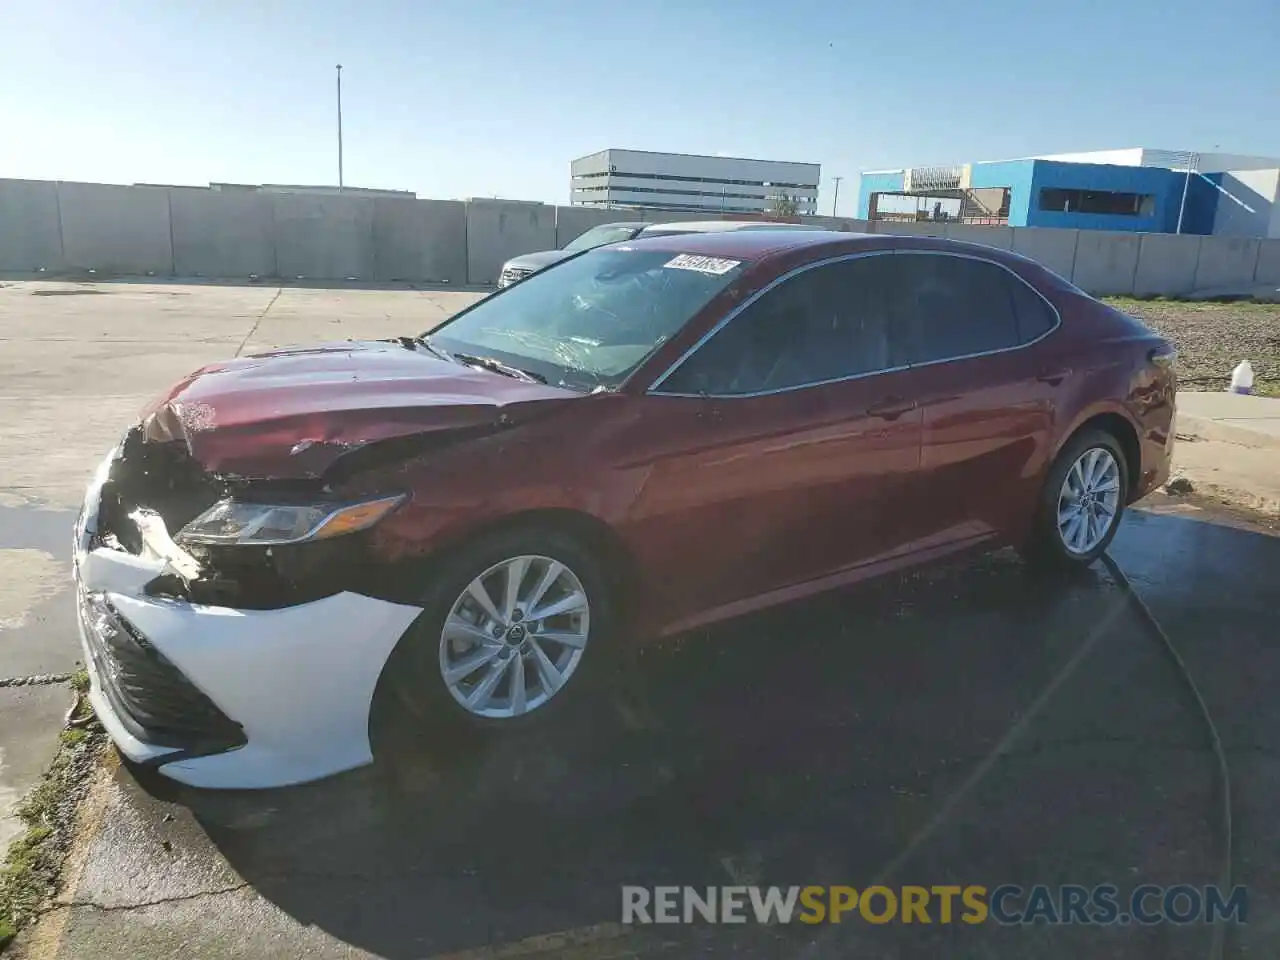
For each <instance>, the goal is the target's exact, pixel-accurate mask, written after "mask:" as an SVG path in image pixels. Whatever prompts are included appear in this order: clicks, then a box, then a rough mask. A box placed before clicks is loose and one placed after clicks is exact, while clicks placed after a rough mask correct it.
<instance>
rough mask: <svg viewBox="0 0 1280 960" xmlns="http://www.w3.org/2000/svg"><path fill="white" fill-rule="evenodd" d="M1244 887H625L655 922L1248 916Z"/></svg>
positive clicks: (636, 911)
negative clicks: (1123, 889)
mask: <svg viewBox="0 0 1280 960" xmlns="http://www.w3.org/2000/svg"><path fill="white" fill-rule="evenodd" d="M1248 909H1249V897H1248V890H1247V889H1246V888H1245V887H1233V888H1232V889H1231V891H1230V892H1229V893H1225V894H1224V893H1223V892H1222V891H1221V890H1220V889H1219V888H1218V887H1213V886H1208V887H1195V886H1191V885H1190V884H1177V885H1175V886H1169V887H1159V886H1155V885H1152V884H1143V885H1140V886H1137V887H1134V888H1133V889H1132V890H1131V891H1129V893H1128V894H1122V893H1121V891H1120V888H1119V887H1116V886H1114V885H1111V884H1103V885H1100V886H1096V887H1084V886H1077V885H1072V884H1063V885H1061V886H1055V887H1050V886H1046V885H1037V886H1033V887H1025V888H1024V887H1020V886H1014V885H1012V884H1004V885H1001V886H998V887H993V888H988V887H985V886H980V885H977V884H971V885H966V886H961V885H959V884H939V885H936V886H930V887H924V886H910V885H908V886H901V887H885V886H871V887H866V888H865V889H861V890H860V889H858V888H857V887H848V886H830V887H828V886H805V887H800V886H794V887H748V886H725V887H674V886H666V887H641V886H624V887H623V888H622V922H623V923H629V924H646V923H699V922H701V923H753V922H754V923H760V924H772V923H810V924H817V923H842V922H845V921H846V920H847V921H853V922H858V921H860V922H864V923H873V924H885V923H968V924H978V923H988V922H991V921H994V922H996V923H999V924H1004V925H1013V924H1037V923H1038V924H1092V925H1099V926H1105V925H1109V924H1128V923H1137V924H1156V923H1176V924H1188V923H1219V922H1234V923H1245V922H1246V921H1247V919H1248Z"/></svg>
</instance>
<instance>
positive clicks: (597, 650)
mask: <svg viewBox="0 0 1280 960" xmlns="http://www.w3.org/2000/svg"><path fill="white" fill-rule="evenodd" d="M518 560H528V565H527V566H526V567H525V569H524V573H523V576H521V577H520V579H519V582H518V584H517V587H518V590H517V603H516V607H515V609H514V610H513V611H512V617H511V622H510V623H509V624H499V623H497V622H495V621H494V620H493V618H492V617H490V616H489V615H488V614H486V613H485V612H484V608H483V606H482V604H480V603H478V602H476V596H475V594H474V593H471V592H470V588H471V585H472V584H474V583H475V582H476V581H477V580H480V582H481V584H482V587H483V588H484V589H483V591H482V592H483V593H484V594H485V595H486V596H487V597H488V600H489V602H490V605H491V607H492V608H493V609H492V610H491V612H497V613H498V614H505V613H506V611H505V610H504V609H503V608H504V606H505V603H504V600H505V597H503V596H502V595H501V594H502V593H504V592H505V588H506V583H507V579H506V577H507V571H508V569H509V568H510V567H511V566H512V561H518ZM552 563H554V564H560V565H562V566H563V568H564V571H565V573H564V574H560V575H558V578H557V579H556V580H555V581H554V582H553V583H552V584H551V586H550V587H548V588H547V589H546V592H545V594H544V597H545V598H546V599H543V600H542V601H541V602H539V603H538V604H537V609H544V610H545V609H551V608H554V606H555V604H556V602H557V598H559V600H560V601H563V603H564V604H570V605H571V604H572V603H573V602H574V601H572V597H573V595H574V590H575V588H580V592H581V593H582V594H583V595H584V596H585V606H584V607H583V606H581V605H580V606H578V607H574V608H573V609H572V612H570V613H565V614H558V615H553V616H550V617H547V618H545V619H540V620H533V619H532V618H525V617H524V616H523V614H524V613H526V612H528V613H534V612H537V610H536V609H533V610H529V611H523V610H521V609H520V606H519V603H520V602H523V601H525V600H527V599H530V598H531V597H532V596H533V595H534V594H535V593H536V592H537V587H538V586H540V585H541V581H542V580H543V579H544V578H545V577H546V575H547V574H548V573H549V572H550V571H551V570H552ZM431 568H432V571H433V573H432V575H431V576H430V577H429V578H428V579H429V581H430V582H428V583H426V584H425V585H424V591H423V594H422V606H423V609H422V613H421V614H420V615H419V616H418V618H417V620H415V621H414V623H413V625H412V626H411V627H410V628H409V630H408V631H407V632H406V634H405V636H404V637H403V638H402V639H401V641H400V643H399V645H398V646H397V647H396V649H395V651H394V652H393V653H392V655H391V657H390V658H389V659H388V661H387V665H386V666H385V667H384V668H383V674H382V679H381V681H380V682H379V685H378V692H377V694H376V696H375V703H374V718H372V719H374V720H375V722H377V723H378V724H379V725H385V724H386V723H387V722H388V721H389V722H390V723H392V724H393V725H394V726H395V727H397V728H403V726H405V725H407V726H408V727H410V728H412V729H413V730H415V731H418V732H424V733H430V734H432V735H433V737H434V735H435V734H436V733H438V732H440V731H441V730H442V729H446V728H447V729H452V730H454V731H457V732H462V731H471V732H479V731H490V732H499V731H502V730H508V729H515V728H520V727H524V726H527V725H529V724H531V723H535V722H540V721H542V720H543V719H545V718H546V717H547V716H548V715H549V714H551V713H552V712H558V711H559V710H561V709H563V708H564V707H565V705H566V704H567V703H570V702H572V701H575V700H578V699H579V698H580V695H581V694H582V693H583V692H584V690H585V689H587V688H590V687H591V686H593V680H594V678H595V676H596V675H598V674H601V673H602V672H604V669H605V666H606V664H605V661H606V659H607V657H606V651H607V647H608V642H609V640H610V638H611V633H612V630H613V625H614V620H613V618H614V605H613V599H612V597H611V590H610V585H609V580H608V577H607V576H606V573H605V570H604V569H603V567H602V565H601V564H600V562H599V561H598V560H597V558H596V557H595V556H594V555H593V554H592V552H591V551H590V550H589V549H588V548H587V547H586V546H584V545H583V544H582V543H581V542H579V541H578V540H577V539H575V538H574V537H572V536H569V535H568V534H566V533H563V532H561V531H558V530H555V529H549V528H534V527H522V528H512V529H508V530H501V531H497V532H495V533H492V534H488V535H486V536H483V537H481V538H479V539H477V540H475V541H474V542H472V543H469V544H466V545H464V546H461V547H459V548H457V549H456V550H455V551H453V552H452V553H450V554H448V555H447V556H445V557H442V558H441V559H440V561H438V562H436V563H433V564H432V565H431ZM565 574H567V576H566V575H565ZM446 621H449V623H450V625H451V628H450V636H449V637H448V638H446V637H445V636H444V630H445V625H446ZM459 622H461V623H462V624H463V626H462V627H459ZM499 628H501V629H503V631H504V632H503V636H501V637H497V636H495V634H496V632H497V630H498V629H499ZM579 634H580V635H581V640H582V646H581V647H580V648H579V647H575V646H573V645H572V644H575V643H577V642H578V639H579V637H578V635H579ZM556 638H562V639H563V642H562V640H561V639H556ZM495 651H496V653H495ZM575 652H576V653H577V656H576V657H574V656H573V654H574V653H575ZM490 654H494V656H492V657H491V656H490ZM517 660H519V661H520V662H519V663H517V662H516V661H517ZM540 660H542V661H545V662H542V663H540V662H539V661H540ZM472 663H477V664H479V666H476V667H475V668H474V669H473V670H472V671H471V672H469V673H465V674H464V675H462V676H458V673H459V672H462V671H466V670H467V669H468V667H469V666H470V665H471V664H472ZM548 667H549V668H550V669H552V670H554V671H555V673H554V674H548V673H546V672H544V671H545V670H546V669H547V668H548ZM446 669H449V670H450V671H451V672H453V673H454V676H455V680H454V682H453V683H449V682H446V678H445V672H446ZM495 671H498V672H502V676H501V677H500V678H499V679H498V680H496V681H494V683H493V684H492V685H491V686H490V689H489V691H488V693H486V692H485V691H483V690H480V689H479V687H480V686H481V685H482V684H483V683H485V682H486V681H488V680H490V679H491V678H492V675H493V674H494V673H495ZM553 676H554V677H560V680H559V685H558V686H557V687H556V689H554V690H550V689H549V686H550V684H549V683H548V682H547V680H548V678H549V677H553ZM518 680H521V681H523V682H522V683H520V685H519V689H523V691H524V694H523V697H520V696H518V695H517V693H516V690H517V681H518ZM473 697H474V698H476V699H475V700H474V702H473V703H472V704H471V705H470V706H468V705H467V703H464V702H463V701H464V700H471V699H472V698H473ZM521 707H523V709H521ZM404 732H406V731H405V730H404V729H399V730H398V731H397V733H399V734H403V733H404Z"/></svg>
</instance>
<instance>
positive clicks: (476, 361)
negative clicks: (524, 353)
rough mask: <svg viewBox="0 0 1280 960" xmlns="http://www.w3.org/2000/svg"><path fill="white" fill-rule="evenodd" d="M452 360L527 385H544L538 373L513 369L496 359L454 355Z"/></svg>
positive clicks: (465, 354)
mask: <svg viewBox="0 0 1280 960" xmlns="http://www.w3.org/2000/svg"><path fill="white" fill-rule="evenodd" d="M453 356H454V359H456V360H461V361H462V362H463V363H465V364H467V365H468V366H472V367H480V368H481V369H483V370H492V371H493V372H494V373H500V374H502V375H503V376H505V377H512V378H514V379H516V380H525V381H527V382H529V383H546V382H547V378H546V377H544V376H543V375H542V374H540V373H534V372H533V371H532V370H521V369H520V368H519V367H513V366H512V365H511V364H509V363H503V362H502V361H501V360H499V359H498V358H497V357H474V356H472V355H471V354H469V353H455V354H454V355H453Z"/></svg>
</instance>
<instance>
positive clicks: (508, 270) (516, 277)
mask: <svg viewBox="0 0 1280 960" xmlns="http://www.w3.org/2000/svg"><path fill="white" fill-rule="evenodd" d="M531 273H533V271H532V270H531V269H529V268H528V267H503V268H502V275H501V276H500V277H499V278H498V286H499V287H509V286H511V284H513V283H516V282H518V281H520V280H523V279H524V278H525V277H527V276H529V274H531Z"/></svg>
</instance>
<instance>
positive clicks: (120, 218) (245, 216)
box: [0, 180, 1280, 296]
mask: <svg viewBox="0 0 1280 960" xmlns="http://www.w3.org/2000/svg"><path fill="white" fill-rule="evenodd" d="M627 219H643V220H646V221H649V222H653V223H667V222H672V221H676V220H706V219H713V220H714V219H719V217H718V215H715V214H690V213H657V212H655V211H628V210H618V209H613V210H607V209H599V208H584V207H553V206H550V205H548V204H536V203H534V204H529V203H519V202H512V201H491V200H472V201H467V202H465V203H464V202H462V201H454V200H417V199H413V198H409V197H405V198H399V197H377V198H374V197H358V196H351V195H336V194H310V195H308V194H301V193H293V194H279V193H277V194H255V193H242V192H230V191H228V192H221V191H216V190H206V189H203V188H194V187H121V186H109V185H102V184H84V183H54V182H52V181H34V180H0V271H8V272H21V273H28V272H34V271H38V270H40V269H42V268H43V269H44V270H45V271H46V272H48V273H50V274H56V273H57V272H58V271H60V270H68V269H70V270H89V269H92V270H95V271H97V272H98V273H99V274H109V273H117V274H123V275H142V276H145V275H147V274H154V275H156V276H179V277H183V276H203V277H226V278H232V279H240V278H245V277H248V276H250V275H255V274H256V275H257V276H259V277H262V278H269V277H274V276H279V277H285V278H290V279H292V278H294V277H299V276H301V277H306V278H308V279H323V280H343V279H346V278H348V277H352V278H356V279H359V280H371V281H384V282H391V281H409V282H424V281H425V282H446V283H456V284H464V283H472V284H484V283H493V282H494V281H495V280H496V279H497V274H498V270H499V269H500V267H501V264H502V262H503V261H504V260H506V259H508V258H509V257H513V256H516V255H518V254H521V253H529V252H532V251H534V250H547V249H551V248H553V247H558V246H563V245H564V244H565V243H567V242H569V241H570V240H572V239H573V238H574V237H576V236H577V235H578V234H580V233H582V231H584V230H586V229H589V228H590V227H592V226H595V225H596V224H599V223H609V222H613V221H619V220H627ZM804 222H805V223H807V224H810V225H812V226H814V227H815V228H818V229H828V230H830V229H835V230H850V231H857V232H867V233H872V232H874V233H884V234H895V233H896V234H905V235H912V236H948V237H953V238H956V239H961V240H967V241H972V242H976V243H984V244H988V245H990V246H994V247H999V248H1002V249H1012V250H1013V251H1015V252H1016V253H1020V254H1022V255H1024V256H1027V257H1030V258H1031V259H1033V260H1037V261H1039V262H1041V263H1043V264H1044V265H1045V266H1047V267H1048V268H1049V269H1051V270H1053V271H1055V272H1056V273H1058V274H1060V275H1061V276H1063V277H1067V278H1068V279H1070V280H1072V281H1074V282H1075V283H1076V284H1077V285H1078V286H1080V287H1082V288H1083V289H1085V290H1087V291H1089V292H1090V293H1095V294H1112V293H1118V294H1130V293H1136V294H1138V295H1163V296H1177V295H1181V294H1186V293H1191V292H1195V291H1204V290H1213V289H1220V288H1230V287H1239V288H1242V289H1247V288H1248V287H1249V285H1251V284H1252V283H1254V282H1256V283H1260V284H1266V283H1273V284H1280V239H1276V240H1257V239H1254V238H1247V237H1226V236H1215V237H1199V236H1186V235H1184V236H1177V235H1173V234H1126V233H1118V232H1114V231H1083V230H1082V231H1077V230H1058V229H1051V228H1035V227H1014V228H1010V227H1000V226H997V227H982V226H976V225H967V224H945V223H930V222H915V223H912V222H906V223H892V222H887V221H881V222H876V223H868V222H866V221H865V220H856V219H847V218H838V217H805V218H804Z"/></svg>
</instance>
